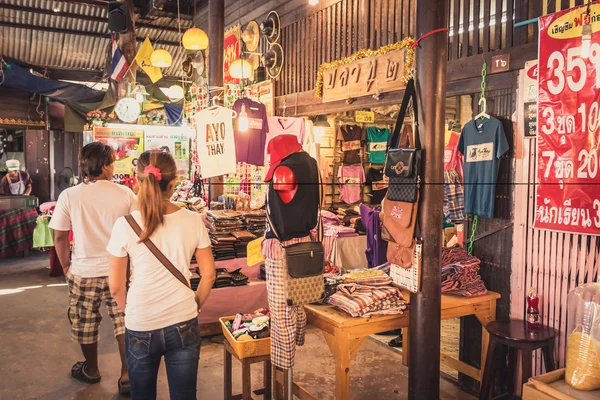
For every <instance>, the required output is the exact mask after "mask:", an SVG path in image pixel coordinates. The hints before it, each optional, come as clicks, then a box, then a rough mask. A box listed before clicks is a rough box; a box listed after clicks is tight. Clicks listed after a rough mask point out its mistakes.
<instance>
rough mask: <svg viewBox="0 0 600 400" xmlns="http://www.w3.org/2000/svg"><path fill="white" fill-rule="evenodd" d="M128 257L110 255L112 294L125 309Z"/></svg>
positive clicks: (109, 275)
mask: <svg viewBox="0 0 600 400" xmlns="http://www.w3.org/2000/svg"><path fill="white" fill-rule="evenodd" d="M126 285H127V257H115V256H112V255H111V256H110V261H109V272H108V286H109V287H110V294H111V296H112V297H113V298H114V299H115V300H116V302H117V305H118V306H119V308H120V309H121V310H123V311H125V303H126V300H127V288H126Z"/></svg>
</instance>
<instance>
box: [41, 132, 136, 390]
mask: <svg viewBox="0 0 600 400" xmlns="http://www.w3.org/2000/svg"><path fill="white" fill-rule="evenodd" d="M114 161H115V152H114V150H113V149H112V148H111V147H110V146H106V145H104V144H102V143H97V142H96V143H90V144H88V145H87V146H85V147H84V148H83V149H82V150H81V152H80V153H79V173H80V175H81V178H82V181H83V183H82V184H80V185H77V186H75V187H72V188H69V189H67V190H65V191H64V192H62V193H61V194H60V196H59V198H58V202H57V204H56V208H55V210H54V214H53V215H52V219H51V220H50V228H52V229H53V230H54V241H55V247H56V252H57V254H58V258H59V259H60V262H61V264H62V266H63V269H64V271H65V276H66V280H67V283H68V286H69V298H70V299H69V320H70V322H71V337H72V339H73V341H76V342H78V343H79V344H80V345H81V350H82V352H83V356H84V357H85V361H82V362H77V363H75V365H73V368H72V370H71V375H72V376H73V377H74V378H75V379H77V380H79V381H82V382H86V383H97V382H100V378H101V375H100V370H99V368H98V336H99V327H100V322H101V320H102V315H101V314H100V305H101V303H102V301H103V300H104V302H105V303H106V307H107V308H108V312H109V315H110V318H111V319H112V322H113V325H114V333H115V336H116V338H117V342H118V343H119V351H120V353H121V363H122V364H121V378H120V379H119V382H118V384H119V385H118V386H119V392H120V393H122V394H125V393H128V391H129V375H128V372H127V365H126V362H125V345H124V334H125V321H124V314H123V311H121V310H120V309H119V308H118V306H117V303H116V301H115V300H114V299H113V298H112V297H111V295H110V289H109V287H108V259H109V254H108V252H107V251H106V246H107V245H108V242H109V239H110V234H111V232H112V228H113V226H114V224H115V221H116V220H117V219H118V218H120V217H122V216H124V215H128V214H130V213H131V212H132V211H133V210H134V209H135V208H136V199H135V195H134V194H133V192H132V191H131V190H130V189H129V188H127V187H125V186H120V185H117V184H115V183H112V182H111V179H112V176H113V172H114ZM70 231H73V242H74V250H73V254H72V255H70V243H69V232H70Z"/></svg>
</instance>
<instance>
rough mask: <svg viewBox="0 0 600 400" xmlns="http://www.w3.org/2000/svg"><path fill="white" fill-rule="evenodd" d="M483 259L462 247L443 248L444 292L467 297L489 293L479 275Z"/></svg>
mask: <svg viewBox="0 0 600 400" xmlns="http://www.w3.org/2000/svg"><path fill="white" fill-rule="evenodd" d="M480 264H481V260H479V259H478V258H476V257H473V256H471V255H469V253H467V251H466V250H465V249H463V248H462V247H453V248H451V249H443V250H442V293H444V294H455V295H460V296H465V297H475V296H481V295H484V294H486V293H487V289H486V287H485V284H484V283H483V281H482V280H481V276H480V275H479V265H480Z"/></svg>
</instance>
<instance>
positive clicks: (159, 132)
mask: <svg viewBox="0 0 600 400" xmlns="http://www.w3.org/2000/svg"><path fill="white" fill-rule="evenodd" d="M143 128H144V148H145V149H146V150H157V151H164V152H167V153H171V155H172V156H173V158H175V162H176V163H177V176H178V180H179V181H180V180H183V179H189V177H190V138H191V137H193V136H194V131H193V130H192V129H189V128H187V129H186V128H180V127H164V126H144V127H143Z"/></svg>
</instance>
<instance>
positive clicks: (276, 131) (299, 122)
mask: <svg viewBox="0 0 600 400" xmlns="http://www.w3.org/2000/svg"><path fill="white" fill-rule="evenodd" d="M268 124H269V128H268V132H267V140H266V143H265V148H264V157H265V163H267V160H268V155H267V148H268V147H269V142H270V141H271V139H273V138H274V137H275V136H279V135H294V136H296V137H297V138H298V143H300V144H304V142H305V139H306V138H305V135H306V133H305V131H306V123H305V122H304V118H283V117H269V118H268Z"/></svg>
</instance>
